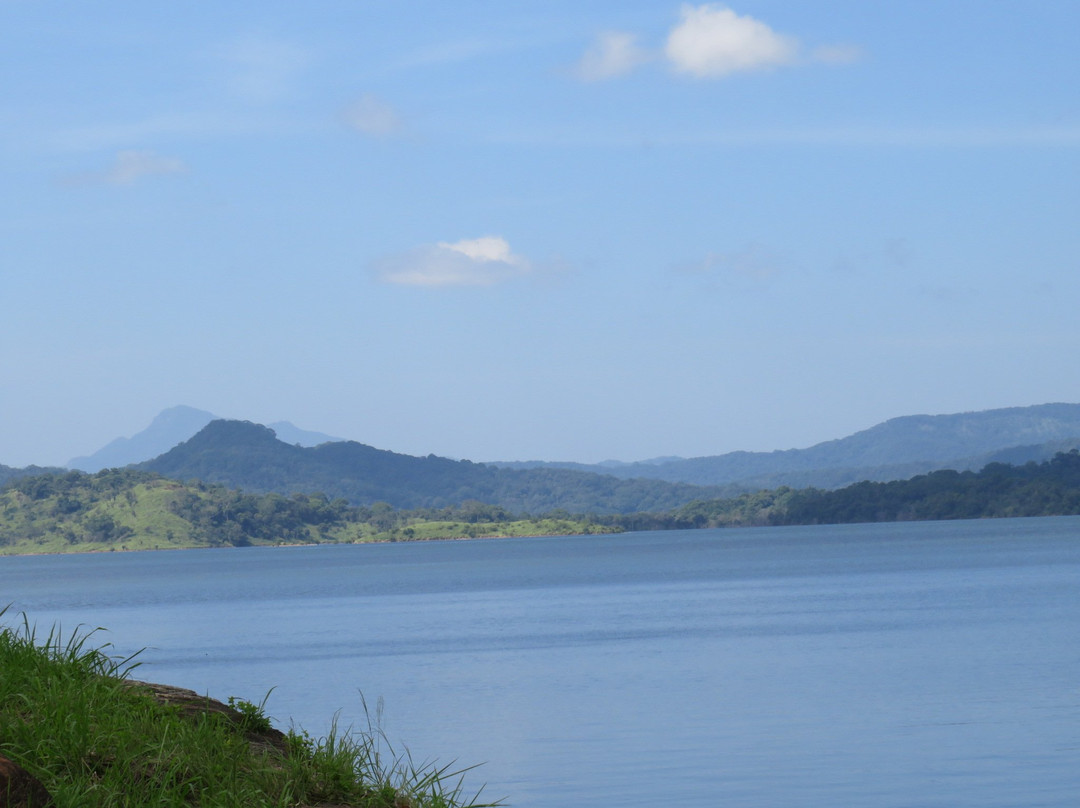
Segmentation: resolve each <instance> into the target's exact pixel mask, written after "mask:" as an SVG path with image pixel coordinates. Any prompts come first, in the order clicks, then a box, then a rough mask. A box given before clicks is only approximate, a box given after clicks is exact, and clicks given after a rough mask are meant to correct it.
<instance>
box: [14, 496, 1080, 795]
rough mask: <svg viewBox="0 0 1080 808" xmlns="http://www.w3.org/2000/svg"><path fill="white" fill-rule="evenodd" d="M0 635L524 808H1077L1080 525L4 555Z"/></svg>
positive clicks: (1056, 521) (1062, 520)
mask: <svg viewBox="0 0 1080 808" xmlns="http://www.w3.org/2000/svg"><path fill="white" fill-rule="evenodd" d="M0 603H11V604H12V610H11V611H9V613H8V615H7V618H8V621H9V622H12V621H13V620H14V619H15V616H14V613H15V612H18V611H22V610H25V611H26V612H27V613H28V615H29V617H30V618H31V620H32V621H34V622H36V623H37V624H38V625H39V629H41V628H44V629H47V628H49V627H50V626H52V625H53V624H54V623H57V622H59V623H60V624H61V626H62V628H63V630H64V631H65V632H69V631H70V630H72V629H74V628H75V627H76V626H77V625H79V624H84V625H85V626H89V627H94V626H103V627H106V628H107V629H108V632H105V633H102V634H99V635H97V637H98V639H99V640H100V641H101V642H111V643H113V644H114V646H115V651H116V653H119V654H128V653H131V652H134V651H136V650H138V649H141V648H145V650H144V651H143V652H142V653H141V654H140V655H139V657H138V658H139V659H140V660H142V662H143V664H142V666H141V667H140V668H138V669H137V671H136V672H135V678H141V679H146V680H149V681H158V682H164V683H168V684H173V685H178V686H182V687H189V688H192V689H194V690H197V691H199V692H201V693H207V694H209V695H211V696H214V697H215V698H219V699H222V700H224V699H225V698H227V697H228V696H238V697H241V698H244V699H247V700H249V701H253V702H256V703H257V702H259V701H261V700H262V699H263V697H264V696H266V694H267V693H269V698H268V700H267V710H268V712H269V713H270V714H271V715H272V716H273V717H274V718H275V720H276V723H277V724H278V725H279V726H282V727H283V728H287V727H288V726H289V724H290V720H291V721H292V722H295V723H296V724H297V725H300V726H302V727H304V728H305V729H307V730H309V731H311V732H312V733H313V734H321V733H324V732H325V731H326V730H327V728H328V726H329V722H330V720H331V719H332V717H333V716H334V715H335V713H338V714H339V718H338V720H339V723H340V724H342V725H348V724H356V725H358V726H365V725H366V721H365V718H364V710H363V704H362V697H361V694H362V696H363V699H366V701H367V703H368V706H369V707H370V708H371V710H372V711H373V712H374V711H375V708H376V705H377V704H378V703H379V702H381V703H382V704H383V713H382V725H383V728H384V730H385V731H386V733H387V735H388V736H389V737H390V739H391V740H392V741H395V742H403V743H404V744H405V745H406V746H407V747H408V748H409V750H410V751H411V753H412V754H413V756H414V757H415V758H421V759H426V758H438V759H439V760H440V761H442V762H449V761H450V760H452V759H457V760H458V761H459V762H460V763H461V764H473V763H484V765H483V766H481V767H480V769H478V770H477V771H476V772H473V773H471V774H470V775H469V777H468V778H467V780H466V783H467V784H471V785H472V787H473V788H474V789H475V788H476V787H479V786H480V785H481V784H483V783H485V782H486V783H487V784H488V785H487V788H486V789H485V791H484V795H485V796H487V797H490V798H494V797H501V796H506V797H507V798H508V800H509V803H510V804H512V805H515V806H521V807H522V808H541V806H553V807H554V808H561V807H562V806H567V807H569V806H581V805H586V804H602V805H614V806H620V808H636V807H637V806H642V807H644V806H649V807H650V808H653V807H654V806H658V805H669V804H671V805H689V806H714V805H715V806H769V807H770V808H773V807H775V806H799V808H807V807H808V806H810V807H817V806H821V808H826V806H827V807H828V808H835V806H838V805H845V806H874V808H887V807H891V806H895V807H896V808H900V807H901V806H904V807H905V808H910V807H911V806H942V808H964V807H965V806H971V807H972V808H975V806H978V808H992V807H994V806H998V807H1000V808H1004V807H1005V806H1017V808H1019V807H1020V806H1023V808H1035V807H1036V806H1070V808H1072V807H1073V806H1076V805H1078V804H1080V765H1078V764H1080V643H1078V641H1077V640H1078V638H1080V636H1078V635H1080V517H1054V518H1042V519H1002V520H983V521H967V522H934V523H904V524H883V525H846V526H830V527H824V526H821V527H791V528H754V529H731V530H700V531H672V532H655V533H632V534H625V535H620V536H590V537H559V538H539V539H497V540H474V541H460V542H426V543H411V544H382V545H355V546H319V547H293V548H244V549H221V550H191V551H179V552H176V551H174V552H156V553H103V554H99V555H79V556H35V557H7V558H0Z"/></svg>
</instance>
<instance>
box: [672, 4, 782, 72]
mask: <svg viewBox="0 0 1080 808" xmlns="http://www.w3.org/2000/svg"><path fill="white" fill-rule="evenodd" d="M681 15H682V21H681V22H680V23H679V24H678V25H677V26H675V28H673V29H672V31H671V33H670V34H669V35H668V40H667V44H666V46H665V48H664V53H665V54H666V55H667V58H668V59H669V60H670V61H671V63H672V65H674V67H675V69H676V70H677V71H679V72H680V73H689V74H691V75H693V76H696V77H697V78H720V77H723V76H727V75H730V74H732V73H741V72H745V71H753V70H765V69H768V68H772V67H779V66H782V65H788V64H792V63H794V62H795V61H796V60H797V59H798V53H799V42H798V40H797V39H795V38H793V37H789V36H784V35H782V34H778V33H776V32H775V31H773V30H772V28H770V27H769V26H768V25H766V24H765V23H763V22H761V21H759V20H755V19H754V18H753V17H749V16H743V17H740V16H739V15H738V14H736V13H735V12H734V11H732V10H731V9H729V8H727V7H726V6H722V5H716V4H709V3H707V4H705V5H702V6H691V5H684V6H683V7H682V10H681Z"/></svg>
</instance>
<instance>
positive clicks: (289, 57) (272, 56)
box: [221, 35, 308, 102]
mask: <svg viewBox="0 0 1080 808" xmlns="http://www.w3.org/2000/svg"><path fill="white" fill-rule="evenodd" d="M221 54H222V56H223V57H224V58H225V59H226V60H227V61H228V62H230V63H231V64H232V65H233V66H234V68H235V73H234V75H233V77H232V79H231V81H230V84H231V86H232V88H233V90H234V91H235V92H236V93H237V94H239V95H240V96H242V97H244V98H246V99H247V100H249V101H256V102H265V101H273V100H275V99H277V98H279V97H281V96H283V95H286V94H287V93H288V92H289V91H290V90H291V88H292V84H293V80H294V77H295V76H296V74H297V73H299V72H300V70H301V69H302V68H303V67H304V66H305V65H306V64H307V62H308V56H307V54H306V53H305V52H304V51H303V50H302V49H301V48H298V47H296V46H295V45H293V44H291V43H289V42H284V41H282V40H279V39H274V38H271V37H266V36H257V35H249V36H244V37H240V38H238V39H236V40H234V41H233V42H232V43H230V44H229V45H227V46H226V47H225V48H223V49H222V51H221Z"/></svg>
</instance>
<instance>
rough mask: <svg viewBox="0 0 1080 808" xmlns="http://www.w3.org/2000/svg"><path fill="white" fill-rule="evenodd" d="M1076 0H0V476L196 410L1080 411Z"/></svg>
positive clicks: (538, 414)
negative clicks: (179, 1)
mask: <svg viewBox="0 0 1080 808" xmlns="http://www.w3.org/2000/svg"><path fill="white" fill-rule="evenodd" d="M1078 30H1080V5H1076V4H1072V3H1060V2H1048V3H1040V4H1034V5H1032V4H1021V3H1019V2H1016V1H1015V0H1007V2H1002V3H995V4H986V3H983V2H978V1H977V0H957V2H951V3H948V4H937V3H908V4H891V5H882V4H874V5H867V4H865V3H861V2H856V0H827V1H826V2H824V3H818V4H812V5H811V4H794V3H786V2H778V1H777V0H748V1H747V2H742V3H733V4H731V5H726V4H719V3H694V4H680V3H679V2H670V3H657V2H655V1H654V0H649V1H648V2H646V0H629V2H618V3H616V2H614V0H601V1H600V2H595V3H590V4H580V3H570V2H565V0H555V2H550V1H549V2H544V3H539V2H534V1H533V0H525V2H521V3H515V4H512V5H509V6H498V7H495V8H492V7H491V6H490V5H489V4H481V3H477V2H464V3H459V4H454V5H453V6H447V5H445V4H438V3H431V2H421V3H419V4H415V3H414V4H411V5H409V6H408V7H407V8H405V7H401V6H399V5H398V4H393V3H387V2H372V3H365V4H355V3H350V2H345V1H344V0H330V2H327V3H321V4H319V5H318V6H303V5H295V4H289V3H283V2H280V0H271V2H267V3H260V4H248V3H240V4H228V5H224V6H213V7H205V8H203V7H189V6H184V7H181V6H177V7H171V8H164V7H159V6H149V5H146V4H140V3H135V2H131V0H122V1H121V2H115V3H110V4H107V5H104V6H90V5H80V6H64V7H63V8H62V11H58V7H57V6H55V5H53V4H48V3H11V2H8V3H0V53H2V54H3V57H0V58H2V59H3V63H4V67H5V70H4V74H5V76H7V77H8V78H9V80H8V82H6V84H5V93H4V96H3V99H2V100H0V121H3V124H4V125H3V127H2V128H0V143H2V144H3V148H2V149H0V182H2V183H3V187H4V188H5V191H6V193H4V194H3V195H2V196H0V205H2V206H3V207H2V208H0V255H2V256H3V260H2V262H0V279H2V280H3V288H4V292H5V296H4V300H5V303H6V306H5V311H4V317H3V318H0V340H2V344H3V345H4V347H5V350H3V351H0V372H2V373H3V378H4V379H5V380H6V382H5V388H4V391H5V392H4V395H3V396H2V397H0V418H2V422H3V424H4V429H3V430H2V431H0V464H4V465H8V466H19V467H21V466H26V465H29V464H38V465H63V464H65V463H67V462H68V461H69V460H70V459H72V458H74V457H77V456H82V455H87V454H90V453H92V452H95V451H97V450H98V449H100V448H101V447H102V446H104V445H105V444H107V443H108V442H109V441H111V440H113V439H114V438H117V437H121V436H123V437H130V436H131V435H133V434H135V433H136V432H138V431H140V430H141V429H143V428H145V426H146V425H148V424H149V423H150V420H151V419H152V418H153V417H154V416H155V415H156V414H157V413H158V412H160V411H161V410H163V409H165V408H167V407H171V406H175V405H177V404H186V405H189V406H192V407H196V408H199V409H205V410H209V411H211V412H214V413H220V414H222V415H224V416H227V417H238V418H243V419H246V420H252V421H257V422H260V423H268V422H274V421H282V420H286V421H290V422H291V423H293V424H296V425H297V426H300V427H301V428H304V429H310V430H317V431H320V432H325V433H328V434H332V435H341V436H344V437H347V438H349V439H352V440H357V441H360V442H362V443H366V444H369V445H372V446H376V447H378V448H384V449H390V450H392V451H395V452H401V453H406V454H413V455H426V454H429V453H433V454H436V455H441V456H446V457H457V458H468V459H473V460H569V461H578V462H588V463H591V462H600V461H603V460H608V459H615V460H622V461H633V460H642V459H647V458H652V457H658V456H669V455H676V456H682V457H697V456H709V455H718V454H724V453H726V452H730V451H735V450H747V451H772V450H776V449H789V448H805V447H809V446H812V445H814V444H817V443H820V442H822V441H827V440H832V439H835V438H840V437H844V436H846V435H849V434H852V433H854V432H858V431H860V430H863V429H867V428H869V427H871V426H874V425H875V424H878V423H881V422H883V421H886V420H888V419H890V418H894V417H899V416H904V415H914V414H947V413H957V412H970V411H978V410H986V409H996V408H1002V407H1017V406H1028V405H1034V404H1042V403H1047V402H1068V401H1080V379H1078V377H1077V375H1076V372H1075V364H1076V363H1075V357H1076V356H1077V355H1078V354H1080V337H1078V329H1077V327H1076V315H1075V304H1076V301H1077V300H1078V299H1080V271H1078V270H1080V257H1078V256H1080V230H1078V228H1077V227H1076V225H1075V222H1076V220H1077V214H1078V212H1080V211H1078V204H1077V201H1078V190H1077V189H1078V188H1080V183H1078V179H1080V177H1078V167H1080V161H1078V152H1080V107H1078V106H1077V104H1076V100H1075V92H1074V88H1073V83H1074V82H1073V81H1072V79H1071V77H1072V76H1073V75H1075V73H1076V67H1077V63H1078V61H1080V56H1078V55H1077V54H1078V53H1080V50H1078V49H1077V47H1076V32H1077V31H1078Z"/></svg>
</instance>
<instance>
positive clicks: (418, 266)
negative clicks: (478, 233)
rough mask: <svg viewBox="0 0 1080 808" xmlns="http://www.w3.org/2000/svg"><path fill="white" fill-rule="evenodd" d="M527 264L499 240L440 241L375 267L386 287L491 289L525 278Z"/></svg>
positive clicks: (529, 268)
mask: <svg viewBox="0 0 1080 808" xmlns="http://www.w3.org/2000/svg"><path fill="white" fill-rule="evenodd" d="M530 270H531V265H530V264H529V262H528V260H526V259H525V258H524V257H522V256H520V255H516V254H515V253H514V252H513V251H512V250H511V249H510V245H509V244H508V243H507V241H506V239H504V238H502V237H500V236H482V237H480V238H476V239H464V240H462V241H457V242H454V243H452V244H451V243H449V242H445V241H440V242H439V243H438V244H434V245H427V246H424V247H420V248H418V249H415V250H410V251H409V252H407V253H404V254H402V255H397V256H391V257H388V258H384V259H382V260H381V261H379V262H377V263H376V265H375V272H376V274H377V275H378V276H379V277H380V278H381V279H382V280H383V281H385V282H386V283H394V284H400V285H403V286H431V287H441V286H492V285H494V284H496V283H501V282H503V281H507V280H510V279H512V278H515V277H519V276H521V275H524V274H527V273H528V272H529V271H530Z"/></svg>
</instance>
